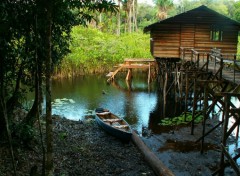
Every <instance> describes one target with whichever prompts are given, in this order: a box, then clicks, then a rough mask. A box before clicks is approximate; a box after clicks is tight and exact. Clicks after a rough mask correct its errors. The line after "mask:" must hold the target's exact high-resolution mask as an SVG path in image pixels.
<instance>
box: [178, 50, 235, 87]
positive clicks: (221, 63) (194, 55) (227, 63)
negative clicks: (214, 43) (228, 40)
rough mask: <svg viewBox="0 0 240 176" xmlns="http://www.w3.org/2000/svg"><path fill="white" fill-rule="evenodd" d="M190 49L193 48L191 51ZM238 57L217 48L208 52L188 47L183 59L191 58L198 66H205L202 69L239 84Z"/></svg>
mask: <svg viewBox="0 0 240 176" xmlns="http://www.w3.org/2000/svg"><path fill="white" fill-rule="evenodd" d="M189 50H191V53H190V52H189ZM236 58H237V55H233V54H229V55H228V54H222V53H220V52H218V51H215V50H212V51H211V52H206V51H196V50H194V49H188V50H187V52H186V53H182V59H183V60H190V61H192V62H193V63H195V65H196V67H198V68H202V67H203V68H202V70H205V71H210V72H212V73H213V75H216V76H217V78H219V79H225V80H227V81H230V82H232V83H234V84H237V85H239V84H240V61H239V60H237V59H236Z"/></svg>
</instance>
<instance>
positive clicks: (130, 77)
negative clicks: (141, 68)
mask: <svg viewBox="0 0 240 176" xmlns="http://www.w3.org/2000/svg"><path fill="white" fill-rule="evenodd" d="M131 79H132V69H130V68H129V69H128V73H127V76H126V81H130V80H131Z"/></svg>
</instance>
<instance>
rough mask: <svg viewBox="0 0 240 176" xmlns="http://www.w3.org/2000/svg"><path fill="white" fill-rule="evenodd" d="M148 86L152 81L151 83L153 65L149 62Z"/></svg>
mask: <svg viewBox="0 0 240 176" xmlns="http://www.w3.org/2000/svg"><path fill="white" fill-rule="evenodd" d="M148 66H149V68H148V84H150V81H151V63H150V62H149V63H148Z"/></svg>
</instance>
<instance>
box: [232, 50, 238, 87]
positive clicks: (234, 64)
mask: <svg viewBox="0 0 240 176" xmlns="http://www.w3.org/2000/svg"><path fill="white" fill-rule="evenodd" d="M236 61H237V56H236V55H235V54H234V61H233V83H234V84H235V76H236V75H235V74H236V72H235V66H236Z"/></svg>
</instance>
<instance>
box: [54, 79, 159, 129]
mask: <svg viewBox="0 0 240 176" xmlns="http://www.w3.org/2000/svg"><path fill="white" fill-rule="evenodd" d="M106 80H107V78H106V77H105V76H101V75H100V76H96V75H94V76H84V77H79V78H74V79H61V80H53V82H52V100H53V104H52V105H53V106H52V107H53V109H52V113H53V114H58V115H61V116H64V117H66V118H68V119H71V120H82V119H84V118H85V117H86V116H91V115H92V114H93V113H94V109H95V108H97V107H102V108H106V109H109V110H110V111H112V112H113V113H115V114H117V115H119V116H120V117H122V118H124V119H125V120H127V122H128V123H129V124H131V126H132V127H133V129H135V130H137V131H138V132H140V133H141V131H142V128H147V127H148V126H149V116H150V114H151V112H153V111H155V109H156V108H157V107H156V106H157V93H156V92H157V90H156V85H155V83H154V82H153V83H151V84H150V85H148V84H147V75H145V74H137V75H134V78H133V81H132V84H131V85H130V86H129V85H127V83H126V81H125V78H124V77H118V79H117V80H116V81H115V83H112V84H108V83H107V82H106ZM129 87H131V90H130V88H129Z"/></svg>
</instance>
